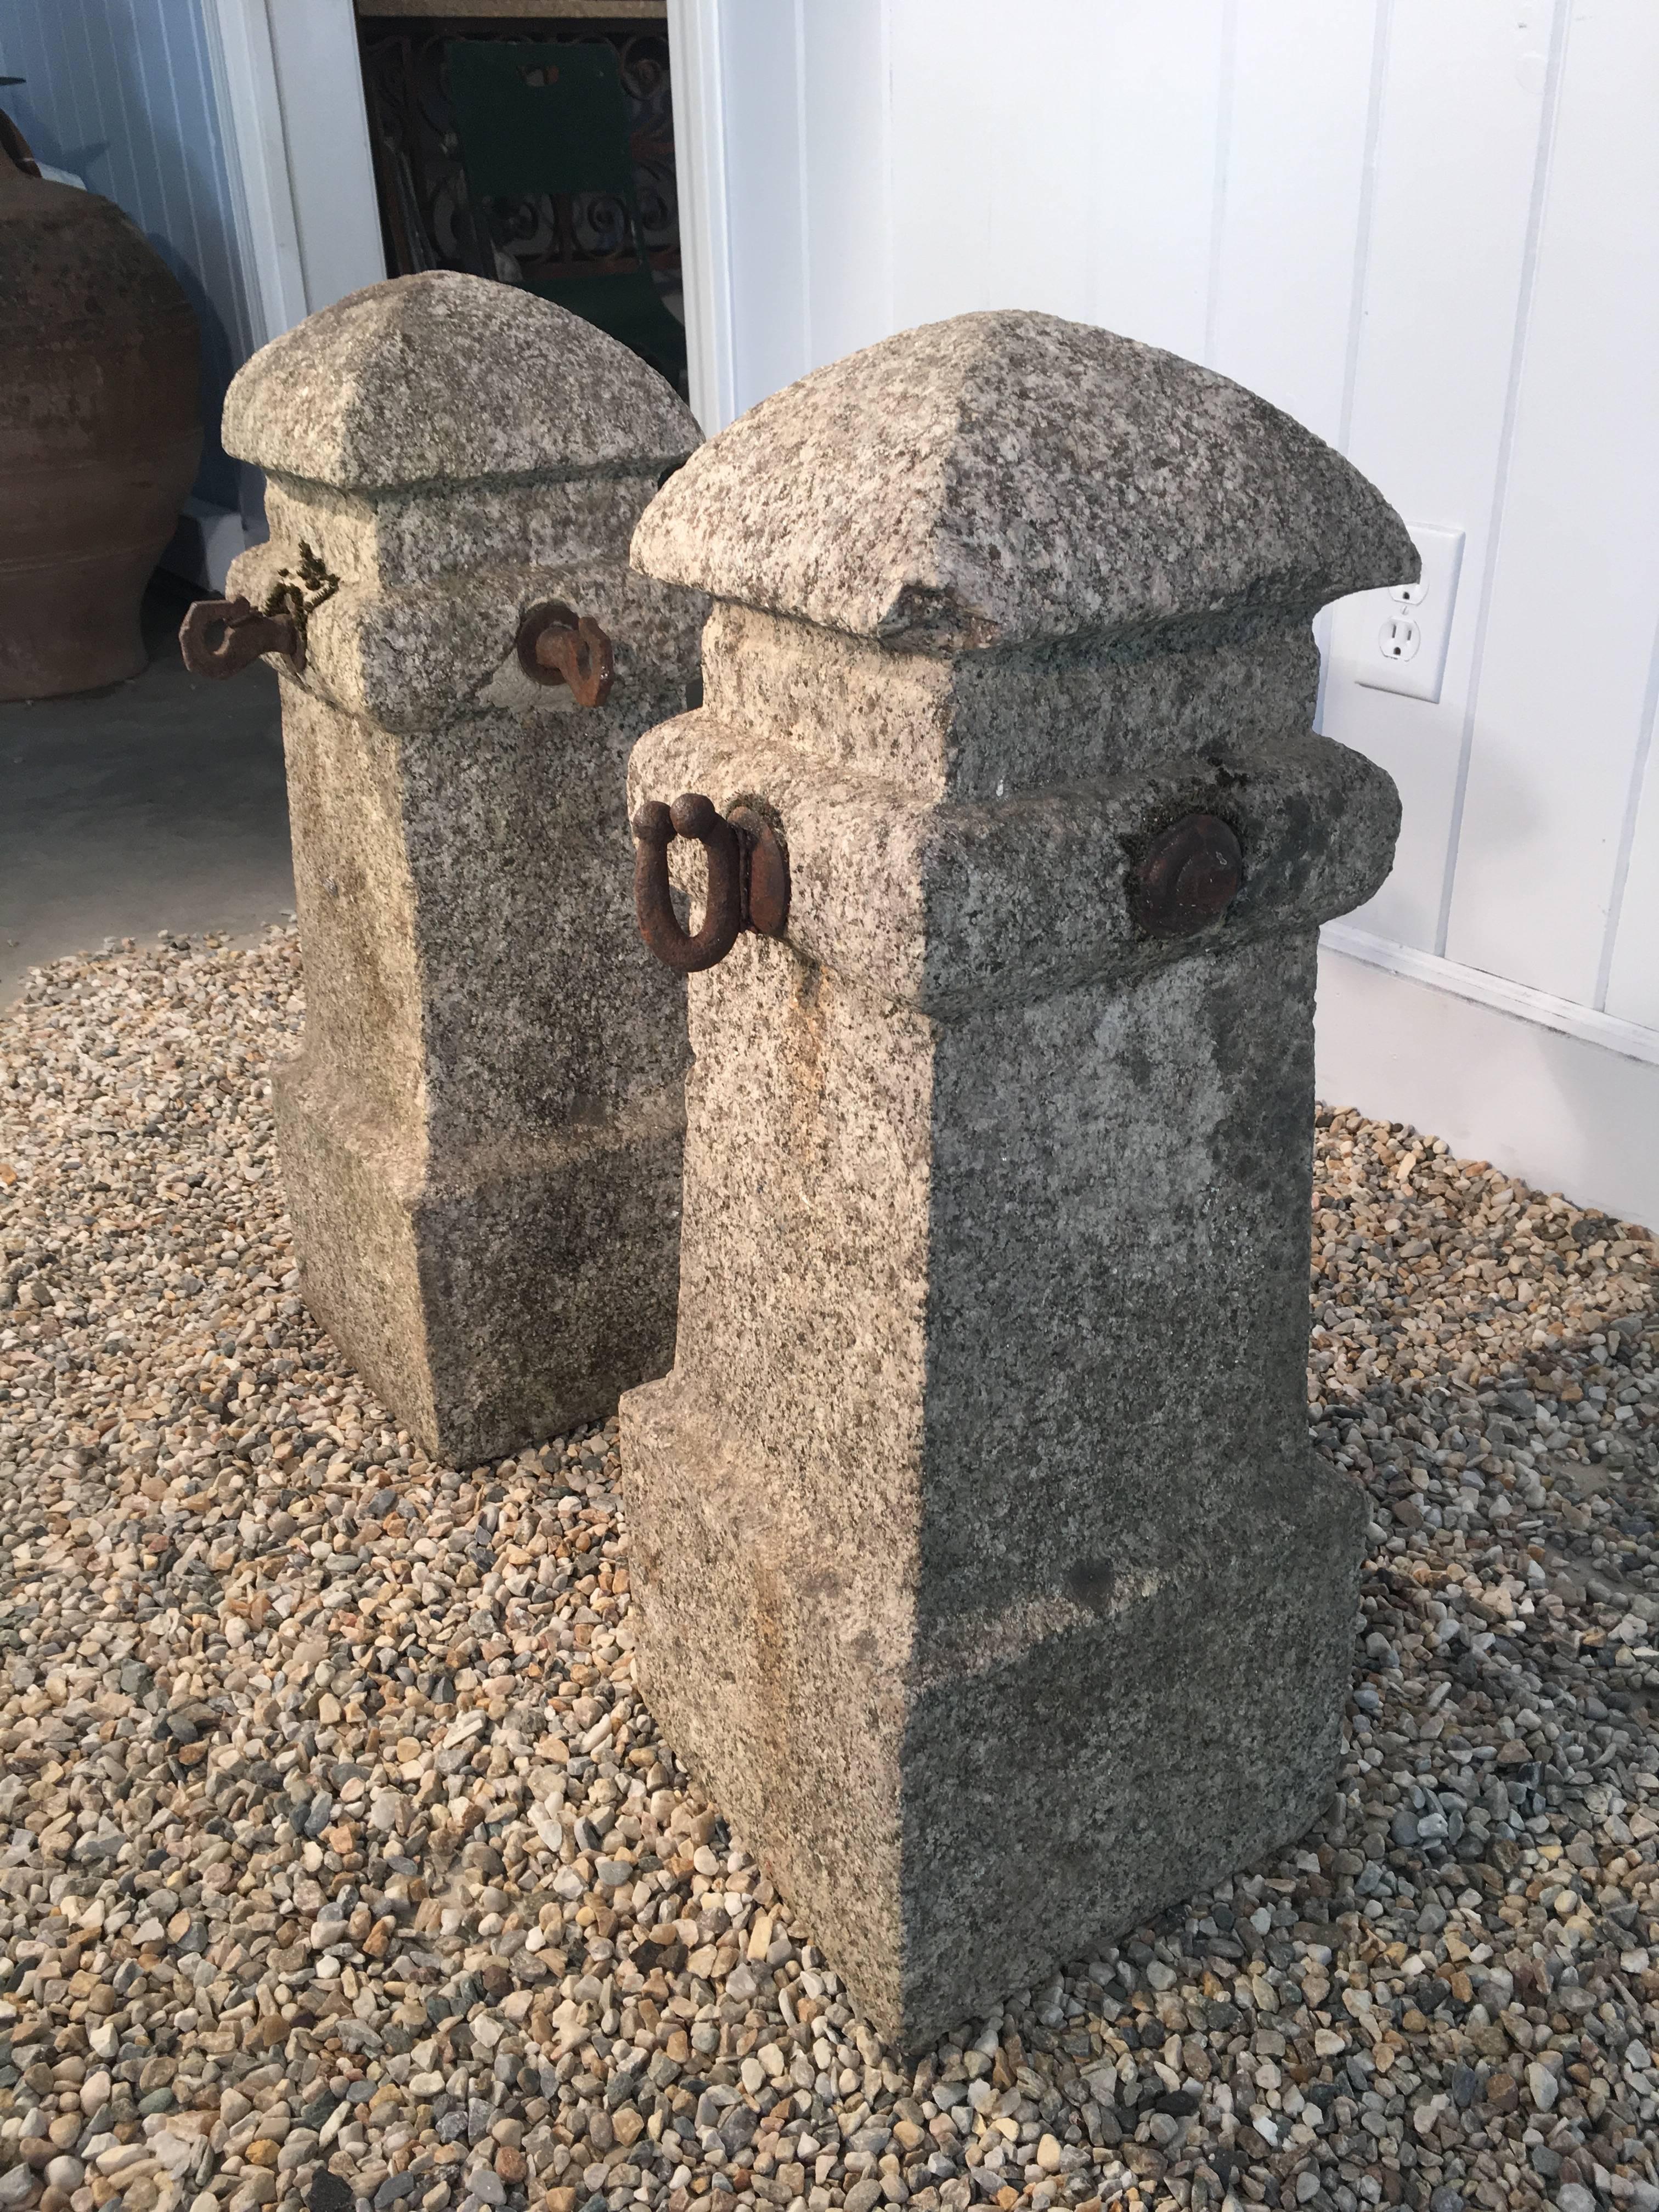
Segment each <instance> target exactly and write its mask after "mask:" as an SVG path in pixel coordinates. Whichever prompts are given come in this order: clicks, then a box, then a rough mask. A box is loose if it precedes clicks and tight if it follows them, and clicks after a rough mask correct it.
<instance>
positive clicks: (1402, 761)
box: [676, 0, 1659, 1066]
mask: <svg viewBox="0 0 1659 2212" xmlns="http://www.w3.org/2000/svg"><path fill="white" fill-rule="evenodd" d="M676 4H677V5H679V6H681V7H682V8H684V7H685V6H688V5H690V4H691V0H676ZM698 12H699V15H700V16H705V17H706V16H707V15H710V14H713V13H714V12H720V15H721V20H722V22H723V24H724V29H723V33H722V38H723V44H722V46H721V49H720V52H721V64H722V70H723V80H722V87H721V92H722V98H723V100H725V102H726V123H725V127H724V134H723V139H722V143H723V148H724V157H723V158H724V161H725V164H726V168H725V181H726V186H727V190H728V196H729V203H730V205H731V207H732V210H734V213H733V215H732V239H731V245H730V264H729V269H730V288H731V299H732V330H733V333H734V336H733V341H732V343H733V347H734V349H735V352H736V353H737V355H738V356H740V357H741V360H742V362H743V364H744V366H743V372H742V375H741V378H740V379H739V381H740V382H741V384H742V387H743V389H742V395H741V396H742V398H743V399H744V401H745V402H747V401H748V400H750V399H752V398H757V397H759V396H760V394H761V393H762V392H764V391H766V390H768V389H770V388H773V387H774V386H776V385H778V384H781V383H783V382H786V381H787V380H790V379H791V378H793V376H795V375H797V374H799V373H800V371H801V370H802V369H803V368H805V367H806V366H807V365H808V363H809V362H817V361H821V360H824V359H827V358H831V357H833V356H836V354H838V353H841V352H842V351H845V350H848V349H850V348H852V347H854V346H855V345H860V344H863V343H868V342H869V341H870V340H871V339H872V338H873V337H876V336H878V335H879V334H880V333H881V332H882V331H884V330H885V329H889V328H902V327H903V326H905V325H909V324H913V323H915V322H920V321H924V320H927V319H932V318H933V317H937V316H942V315H948V314H954V313H962V312H963V311H964V310H969V309H974V308H979V307H994V306H1006V305H1016V304H1018V305H1030V306H1034V307H1042V308H1046V309H1048V310H1050V311H1051V312H1054V313H1061V314H1071V315H1080V316H1082V317H1084V318H1085V319H1090V320H1094V321H1097V322H1100V323H1103V324H1104V325H1108V326H1109V327H1110V328H1113V329H1115V330H1120V331H1125V332H1127V334H1129V335H1130V336H1132V337H1139V338H1142V339H1145V340H1147V341H1149V342H1150V343H1154V344H1160V345H1164V346H1168V347H1170V348H1171V349H1174V350H1175V351H1176V352H1179V353H1182V354H1185V355H1187V356H1188V357H1191V358H1195V359H1206V360H1208V361H1209V362H1212V365H1213V366H1215V367H1217V368H1220V369H1222V370H1223V371H1224V372H1225V373H1226V374H1229V375H1232V376H1235V377H1237V378H1238V379H1239V380H1240V381H1242V382H1243V383H1245V384H1247V385H1249V386H1251V387H1252V388H1254V389H1255V390H1257V391H1260V392H1264V393H1265V394H1266V395H1267V397H1268V398H1272V399H1273V400H1274V401H1275V402H1276V403H1277V404H1279V405H1281V406H1284V407H1285V408H1286V409H1287V410H1289V411H1290V412H1291V413H1292V414H1293V415H1295V416H1297V417H1298V418H1299V419H1300V420H1302V421H1304V422H1307V423H1308V424H1310V427H1311V428H1314V429H1315V430H1316V431H1318V432H1319V433H1320V434H1321V435H1324V436H1326V437H1328V438H1329V439H1331V440H1333V441H1334V442H1338V443H1340V444H1342V445H1343V446H1344V447H1345V449H1346V451H1347V452H1348V453H1349V454H1350V455H1351V457H1352V459H1353V460H1354V461H1355V462H1356V464H1357V465H1358V467H1359V468H1361V469H1362V470H1363V471H1364V472H1365V473H1366V474H1367V475H1368V476H1370V477H1372V478H1373V480H1374V481H1376V483H1379V484H1380V485H1381V486H1382V488H1383V490H1384V491H1385V492H1386V493H1387V495H1388V496H1389V498H1390V499H1391V500H1392V501H1394V503H1395V506H1396V507H1398V508H1399V509H1400V510H1401V513H1403V514H1404V515H1405V516H1406V517H1407V519H1408V520H1411V521H1413V522H1414V523H1419V524H1430V525H1440V526H1447V527H1451V528H1455V529H1458V530H1461V531H1462V532H1464V533H1465V539H1466V547H1465V556H1464V562H1463V568H1462V578H1461V581H1460V588H1459V596H1458V605H1457V611H1456V618H1455V622H1454V623H1453V625H1452V629H1451V636H1450V646H1449V654H1448V658H1447V665H1446V671H1445V678H1444V683H1443V689H1442V696H1441V698H1440V700H1439V702H1437V703H1435V704H1429V703H1427V702H1420V701H1416V700H1407V699H1403V698H1401V697H1399V696H1395V695H1392V694H1389V693H1387V692H1383V691H1378V690H1369V689H1364V688H1361V687H1360V686H1359V685H1358V684H1356V683H1355V682H1354V681H1353V680H1352V678H1353V674H1354V671H1353V669H1352V666H1349V667H1346V668H1345V667H1343V666H1342V665H1338V664H1337V663H1335V662H1332V663H1330V664H1329V665H1328V669H1327V683H1326V686H1325V691H1324V696H1323V703H1322V727H1323V728H1325V729H1326V730H1327V731H1328V732H1329V733H1330V734H1332V735H1333V736H1335V737H1337V738H1340V739H1342V740H1343V741H1344V742H1346V743H1347V744H1353V745H1356V746H1358V747H1359V748H1360V749H1361V750H1364V751H1365V752H1367V753H1369V754H1370V755H1371V756H1372V757H1374V758H1376V759H1377V760H1378V761H1380V762H1381V763H1383V765H1384V766H1385V767H1387V768H1388V769H1389V770H1390V771H1391V772H1392V773H1393V775H1395V779H1396V781H1397V782H1398V783H1399V785H1400V787H1401V795H1402V798H1403V800H1404V806H1405V821H1404V828H1403V830H1402V833H1401V842H1400V848H1399V854H1398V858H1397V861H1396V865H1395V871H1394V873H1393V876H1392V877H1391V878H1390V880H1389V883H1388V884H1386V885H1385V886H1384V888H1383V891H1382V892H1381V893H1380V894H1379V895H1378V896H1377V898H1376V900H1374V901H1373V902H1371V903H1370V906H1369V907H1368V908H1366V909H1365V910H1364V911H1363V912H1362V913H1360V914H1358V915H1355V916H1354V917H1353V918H1352V927H1353V928H1354V929H1355V930H1357V931H1358V933H1359V937H1358V939H1356V942H1358V941H1360V939H1363V940H1364V944H1365V945H1366V946H1367V947H1368V948H1369V949H1368V951H1367V954H1366V957H1368V958H1386V957H1390V956H1389V946H1390V945H1392V946H1394V947H1395V948H1396V952H1397V959H1396V964H1397V965H1398V966H1399V967H1400V968H1401V970H1402V972H1408V973H1410V974H1413V975H1418V974H1419V973H1421V972H1425V971H1424V969H1423V963H1424V962H1425V960H1426V961H1427V962H1428V963H1430V965H1431V966H1433V965H1434V963H1439V967H1438V968H1437V969H1436V972H1437V973H1440V972H1443V975H1444V976H1445V978H1446V987H1448V988H1452V989H1455V988H1457V987H1458V985H1457V981H1456V979H1457V978H1459V977H1461V978H1462V982H1463V985H1464V989H1463V994H1462V995H1463V996H1464V997H1467V996H1468V993H1469V990H1470V989H1472V988H1473V986H1472V985H1471V984H1470V982H1469V978H1471V977H1472V976H1474V975H1477V973H1479V972H1480V971H1484V972H1485V973H1486V974H1487V975H1492V977H1494V978H1498V977H1509V978H1512V979H1514V980H1515V981H1516V982H1517V983H1519V984H1522V985H1525V986H1530V987H1533V995H1532V996H1531V997H1530V998H1528V996H1527V994H1526V993H1525V992H1524V991H1523V992H1522V994H1520V997H1519V999H1518V1000H1517V1002H1516V1008H1511V1009H1510V1011H1511V1012H1516V1011H1517V1010H1518V1011H1519V1012H1521V1014H1522V1017H1523V1018H1528V1017H1527V1015H1526V1008H1527V1007H1528V1006H1537V1005H1540V1004H1542V1003H1543V1000H1544V999H1547V1000H1549V1001H1550V1002H1551V1003H1552V1004H1553V1005H1559V1006H1575V1005H1576V1006H1582V1007H1584V1008H1587V1009H1589V1010H1590V1012H1589V1016H1588V1017H1587V1018H1590V1019H1591V1020H1592V1023H1594V1022H1595V1021H1598V1020H1600V1016H1599V1015H1597V1014H1596V1013H1595V1009H1596V1008H1598V1007H1605V1009H1606V1012H1607V1014H1608V1015H1610V1016H1612V1015H1618V1016H1621V1017H1622V1018H1624V1019H1625V1020H1626V1022H1631V1021H1637V1022H1653V1023H1659V890H1656V888H1655V886H1656V884H1659V769H1655V768H1654V767H1653V766H1652V765H1651V763H1650V764H1649V766H1648V768H1647V769H1646V773H1645V778H1644V775H1643V773H1642V757H1641V748H1642V746H1643V745H1644V744H1647V743H1649V742H1650V740H1649V739H1648V738H1646V737H1644V734H1643V733H1644V729H1645V728H1646V726H1647V725H1646V723H1645V722H1644V712H1645V713H1648V714H1650V708H1651V690H1652V686H1653V684H1654V683H1655V682H1659V678H1656V677H1655V675H1654V672H1653V671H1654V670H1655V666H1656V663H1655V659H1654V652H1655V647H1654V637H1653V628H1654V617H1655V607H1654V604H1653V599H1654V593H1653V585H1652V578H1653V575H1654V574H1655V572H1656V563H1659V499H1656V497H1655V489H1656V485H1659V424H1656V405H1655V400H1656V395H1659V380H1656V379H1655V378H1654V375H1653V371H1652V367H1651V364H1652V362H1653V361H1654V360H1655V358H1656V357H1659V343H1656V341H1659V323H1656V317H1659V265H1656V262H1659V243H1656V241H1659V185H1656V178H1655V172H1656V167H1659V133H1655V132H1654V131H1652V129H1651V124H1650V118H1651V115H1652V113H1653V112H1655V108H1656V106H1659V99H1656V95H1659V60H1656V49H1659V8H1656V7H1654V6H1653V5H1651V4H1650V0H1596V3H1595V5H1594V6H1589V5H1588V4H1587V0H1458V4H1456V5H1455V6H1448V5H1446V4H1445V0H1343V4H1340V5H1332V4H1329V0H1112V4H1110V5H1109V6H1102V5H1100V4H1098V0H1032V4H1029V5H1027V6H1026V7H1025V8H1024V9H1020V10H1018V11H1015V12H1013V13H1012V14H1011V12H1010V11H1008V10H1007V9H1002V8H997V7H995V6H994V5H993V4H992V0H771V4H769V5H763V4H762V0H702V3H701V6H700V8H699V10H698ZM1570 18H1571V24H1570V22H1569V19H1570ZM739 31H740V35H739ZM1344 649H1345V650H1347V649H1348V648H1347V647H1345V648H1344ZM1644 699H1645V700H1647V701H1648V702H1649V704H1648V707H1647V708H1644ZM1413 963H1415V964H1413ZM1454 963H1455V964H1454ZM1497 987H1498V985H1497V984H1496V982H1495V983H1494V988H1497ZM1502 987H1503V988H1504V989H1507V988H1508V986H1507V985H1504V986H1502ZM1538 994H1543V998H1542V999H1541V998H1540V997H1539V995H1538ZM1504 1003H1505V1005H1506V1006H1507V1004H1508V1001H1507V1000H1505V1001H1504ZM1612 1028H1613V1029H1616V1028H1617V1023H1616V1022H1615V1023H1613V1024H1612ZM1609 1033H1610V1034H1611V1031H1610V1032H1609ZM1586 1035H1587V1036H1588V1035H1589V1031H1588V1030H1587V1031H1586ZM1596 1036H1598V1037H1599V1036H1600V1031H1599V1030H1597V1031H1596ZM1603 1042H1604V1043H1605V1040H1604V1041H1603ZM1573 1065H1574V1066H1577V1065H1578V1063H1577V1061H1575V1062H1573Z"/></svg>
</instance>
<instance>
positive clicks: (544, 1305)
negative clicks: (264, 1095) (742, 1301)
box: [273, 1053, 684, 1467]
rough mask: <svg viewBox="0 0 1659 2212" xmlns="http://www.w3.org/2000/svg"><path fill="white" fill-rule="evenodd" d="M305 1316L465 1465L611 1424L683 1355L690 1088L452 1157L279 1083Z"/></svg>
mask: <svg viewBox="0 0 1659 2212" xmlns="http://www.w3.org/2000/svg"><path fill="white" fill-rule="evenodd" d="M273 1091H274V1101H275V1108H276V1138H277V1150H278V1154H279V1157H280V1162H281V1168H282V1175H283V1187H284V1188H285V1190H286V1192H287V1195H288V1202H289V1212H290V1214H291V1216H292V1218H293V1224H294V1236H295V1249H296V1251H297V1252H298V1253H299V1254H300V1255H301V1291H302V1294H303V1296H304V1297H305V1301H306V1304H307V1306H308V1307H309V1308H310V1310H311V1311H312V1313H313V1315H314V1316H315V1317H316V1318H317V1320H318V1321H319V1322H320V1323H321V1324H322V1326H323V1327H324V1328H326V1329H327V1331H328V1333H329V1334H330V1335H331V1337H332V1338H333V1340H334V1341H335V1343H336V1345H337V1346H338V1347H339V1349H340V1351H341V1352H342V1353H343V1355H344V1357H345V1358H346V1359H347V1360H348V1361H349V1363H350V1364H352V1365H353V1366H355V1367H356V1369H357V1370H358V1371H359V1372H360V1373H361V1374H362V1376H363V1378H364V1380H365V1381H366V1382H367V1383H368V1385H369V1387H370V1389H373V1390H374V1393H375V1394H376V1395H377V1396H378V1397H380V1399H381V1400H382V1401H383V1402H384V1403H385V1404H386V1405H387V1406H388V1407H395V1408H396V1409H397V1415H398V1419H399V1420H400V1421H401V1422H402V1423H403V1424H404V1425H406V1426H407V1427H408V1429H409V1430H410V1433H411V1435H413V1436H414V1437H416V1438H417V1439H418V1440H419V1442H420V1443H421V1444H422V1446H423V1447H424V1449H426V1450H428V1452H431V1453H433V1454H435V1455H437V1456H439V1457H441V1458H443V1459H445V1460H447V1461H449V1462H452V1463H453V1464H454V1465H456V1466H459V1467H466V1466H471V1465H474V1464H477V1463H478V1462H483V1461H485V1460H491V1459H498V1458H500V1457H501V1455H503V1454H505V1453H507V1452H509V1451H512V1450H513V1449H515V1448H516V1447H517V1446H519V1445H521V1444H524V1443H531V1442H534V1441H535V1440H537V1439H538V1438H541V1437H551V1436H559V1435H562V1434H564V1433H566V1432H567V1431H568V1430H570V1429H571V1428H573V1427H575V1426H577V1425H580V1423H582V1422H585V1421H592V1420H604V1419H608V1418H609V1416H610V1414H611V1412H612V1410H613V1409H614V1407H615V1405H616V1401H617V1394H618V1393H619V1392H620V1391H621V1390H623V1389H625V1388H626V1387H627V1386H628V1384H629V1383H632V1382H635V1381H636V1380H637V1379H638V1376H639V1374H640V1372H641V1366H644V1367H645V1368H646V1370H647V1371H650V1370H652V1369H653V1368H654V1369H655V1370H662V1369H665V1368H666V1367H667V1366H668V1364H669V1363H670V1361H671V1358H672V1357H673V1348H674V1309H675V1299H676V1291H677V1284H678V1243H679V1202H680V1148H681V1144H682V1141H683V1131H684V1113H683V1106H682V1101H681V1097H680V1095H679V1091H678V1086H677V1087H676V1088H675V1089H674V1090H672V1091H668V1092H665V1093H664V1094H663V1095H661V1096H660V1097H659V1098H658V1099H657V1100H655V1101H654V1102H653V1105H652V1106H651V1107H650V1108H649V1109H645V1110H641V1109H638V1108H635V1109H634V1110H633V1111H632V1112H630V1113H628V1114H626V1115H617V1116H616V1117H614V1118H613V1119H611V1120H610V1121H607V1122H606V1123H605V1125H604V1126H603V1127H597V1128H594V1129H591V1130H587V1129H574V1130H573V1129H571V1128H568V1127H567V1128H565V1129H562V1130H560V1131H558V1132H556V1133H554V1134H551V1135H550V1136H546V1137H543V1138H541V1139H534V1138H532V1137H528V1136H526V1137H520V1138H519V1139H515V1140H514V1141H513V1142H512V1143H511V1144H507V1143H496V1144H491V1145H485V1146H477V1148H476V1149H474V1150H473V1151H471V1152H466V1153H463V1154H461V1155H459V1157H456V1158H449V1159H447V1160H441V1159H439V1158H435V1157H433V1156H432V1155H430V1154H428V1156H427V1157H426V1158H424V1159H422V1158H418V1157H415V1156H413V1155H414V1148H413V1147H412V1146H409V1145H408V1144H407V1143H406V1142H405V1141H404V1139H402V1138H401V1137H400V1136H399V1135H398V1133H395V1132H389V1131H387V1130H386V1128H384V1127H381V1126H380V1125H377V1124H376V1123H375V1122H374V1121H373V1120H372V1119H370V1118H368V1116H366V1115H365V1114H364V1113H363V1112H362V1109H361V1108H360V1107H359V1106H358V1105H357V1103H356V1101H354V1100H353V1099H350V1098H343V1097H340V1096H339V1095H338V1093H337V1091H333V1092H331V1091H330V1090H329V1089H328V1088H327V1086H326V1085H324V1084H323V1083H321V1082H319V1080H318V1079H317V1077H316V1073H315V1071H314V1069H313V1062H312V1060H311V1058H310V1056H309V1055H307V1054H304V1053H301V1054H300V1055H299V1057H298V1058H296V1059H295V1060H291V1061H289V1064H288V1065H287V1066H285V1067H283V1068H282V1069H280V1070H279V1071H278V1072H277V1073H276V1078H275V1081H274V1084H273Z"/></svg>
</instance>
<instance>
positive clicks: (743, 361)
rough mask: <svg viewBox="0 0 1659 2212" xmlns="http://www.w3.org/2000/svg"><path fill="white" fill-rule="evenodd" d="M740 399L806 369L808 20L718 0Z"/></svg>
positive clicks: (776, 5) (760, 394)
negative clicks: (804, 47)
mask: <svg viewBox="0 0 1659 2212" xmlns="http://www.w3.org/2000/svg"><path fill="white" fill-rule="evenodd" d="M717 17H718V21H719V26H720V59H721V75H722V80H723V86H724V97H723V100H722V103H721V107H722V112H721V129H722V132H723V137H722V142H721V155H722V160H723V162H724V167H725V178H726V237H727V247H728V251H729V252H730V254H731V276H730V283H731V311H732V404H733V405H734V407H735V408H736V410H737V411H738V413H739V414H741V413H742V411H743V410H744V408H745V407H752V406H753V405H754V404H755V402H756V401H757V399H763V398H765V397H766V395H767V393H768V392H775V391H777V390H778V389H779V387H780V386H782V385H785V384H790V383H793V381H794V380H795V378H796V377H798V376H799V375H800V374H801V373H802V372H803V370H804V369H805V368H806V367H807V331H806V305H807V284H808V270H807V246H808V240H807V235H806V223H805V204H804V201H803V198H802V169H803V161H802V152H803V149H802V137H801V118H800V102H801V95H802V83H803V81H802V78H801V75H800V68H801V52H800V40H799V21H798V17H797V11H796V9H795V8H794V6H793V4H791V0H717Z"/></svg>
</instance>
